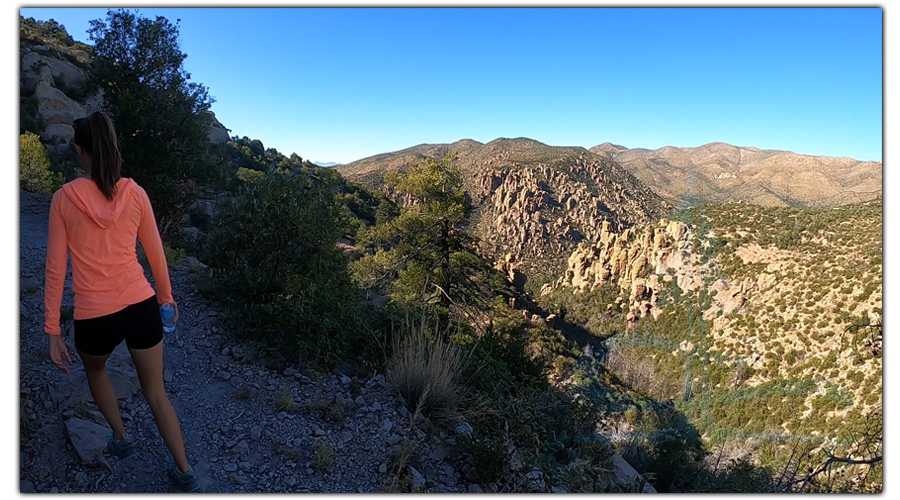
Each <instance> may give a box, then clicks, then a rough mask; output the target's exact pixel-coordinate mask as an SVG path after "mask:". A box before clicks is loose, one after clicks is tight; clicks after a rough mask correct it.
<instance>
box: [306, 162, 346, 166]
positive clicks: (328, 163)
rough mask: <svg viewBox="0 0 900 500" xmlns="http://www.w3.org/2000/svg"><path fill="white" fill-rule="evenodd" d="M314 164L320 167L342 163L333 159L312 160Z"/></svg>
mask: <svg viewBox="0 0 900 500" xmlns="http://www.w3.org/2000/svg"><path fill="white" fill-rule="evenodd" d="M313 163H314V164H316V165H318V166H320V167H340V166H341V165H343V163H337V162H333V161H314V162H313Z"/></svg>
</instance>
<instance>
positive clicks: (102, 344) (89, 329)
mask: <svg viewBox="0 0 900 500" xmlns="http://www.w3.org/2000/svg"><path fill="white" fill-rule="evenodd" d="M74 323H75V347H76V348H77V349H78V350H79V351H81V352H83V353H85V354H89V355H91V356H106V355H107V354H112V352H113V350H115V348H116V347H117V346H118V345H119V344H121V343H122V340H124V341H125V344H126V345H127V346H128V348H129V349H149V348H151V347H155V346H156V345H157V344H159V342H160V341H161V340H162V339H163V325H162V318H160V317H159V302H157V299H156V295H154V296H153V297H150V298H149V299H147V300H145V301H143V302H138V303H137V304H132V305H130V306H128V307H126V308H125V309H122V310H121V311H118V312H114V313H112V314H107V315H106V316H100V317H99V318H91V319H76V320H75V321H74Z"/></svg>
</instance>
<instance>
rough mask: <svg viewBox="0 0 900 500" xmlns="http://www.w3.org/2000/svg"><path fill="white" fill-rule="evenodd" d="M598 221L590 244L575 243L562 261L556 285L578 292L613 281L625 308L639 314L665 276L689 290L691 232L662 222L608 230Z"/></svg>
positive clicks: (677, 224) (652, 299) (653, 298)
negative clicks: (565, 265)
mask: <svg viewBox="0 0 900 500" xmlns="http://www.w3.org/2000/svg"><path fill="white" fill-rule="evenodd" d="M611 227H612V226H611V224H610V223H608V222H604V223H603V224H601V226H600V234H599V236H598V237H597V239H596V240H595V241H596V243H593V244H584V243H582V244H580V245H579V246H578V248H577V249H576V250H575V252H573V253H572V255H571V256H570V257H569V259H568V269H567V270H566V273H565V275H564V276H563V277H562V278H560V279H559V281H558V282H557V286H570V287H574V288H576V289H578V290H591V289H596V288H599V287H601V286H603V285H605V284H606V283H613V284H615V285H617V286H618V287H619V288H620V289H622V290H623V291H624V292H625V293H627V294H628V307H629V309H630V310H631V311H632V312H633V313H636V314H640V315H641V316H645V315H646V314H647V313H648V312H649V311H650V309H651V308H652V307H653V306H655V305H656V300H657V298H658V296H659V292H660V290H661V289H662V287H663V286H668V281H671V280H672V278H669V279H668V280H666V279H665V276H666V275H669V276H672V277H677V276H678V275H679V272H681V275H680V278H678V279H679V283H678V286H680V287H682V289H692V288H693V287H694V286H695V284H694V283H693V282H692V281H690V280H689V279H688V278H686V276H687V273H685V271H687V270H688V268H689V267H691V266H692V265H693V260H694V259H693V254H694V251H693V242H692V238H693V231H691V230H690V228H689V227H688V226H686V225H685V224H683V223H681V222H678V221H666V220H665V219H662V220H660V221H659V223H657V224H651V225H645V226H641V227H640V228H628V229H625V230H624V231H622V232H621V233H615V232H613V231H611Z"/></svg>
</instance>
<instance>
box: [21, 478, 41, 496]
mask: <svg viewBox="0 0 900 500" xmlns="http://www.w3.org/2000/svg"><path fill="white" fill-rule="evenodd" d="M19 493H37V490H36V489H34V483H32V482H31V481H29V480H27V479H23V480H21V481H19Z"/></svg>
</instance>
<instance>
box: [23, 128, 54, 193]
mask: <svg viewBox="0 0 900 500" xmlns="http://www.w3.org/2000/svg"><path fill="white" fill-rule="evenodd" d="M62 184H63V176H62V174H61V173H59V172H53V171H51V170H50V157H49V156H48V155H47V148H45V147H44V145H43V144H41V139H40V137H38V136H37V134H32V133H31V132H26V133H24V134H22V135H20V136H19V186H20V187H21V188H22V189H24V190H26V191H31V192H33V193H46V194H51V193H53V192H54V191H56V190H57V189H59V188H60V187H61V186H62Z"/></svg>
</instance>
